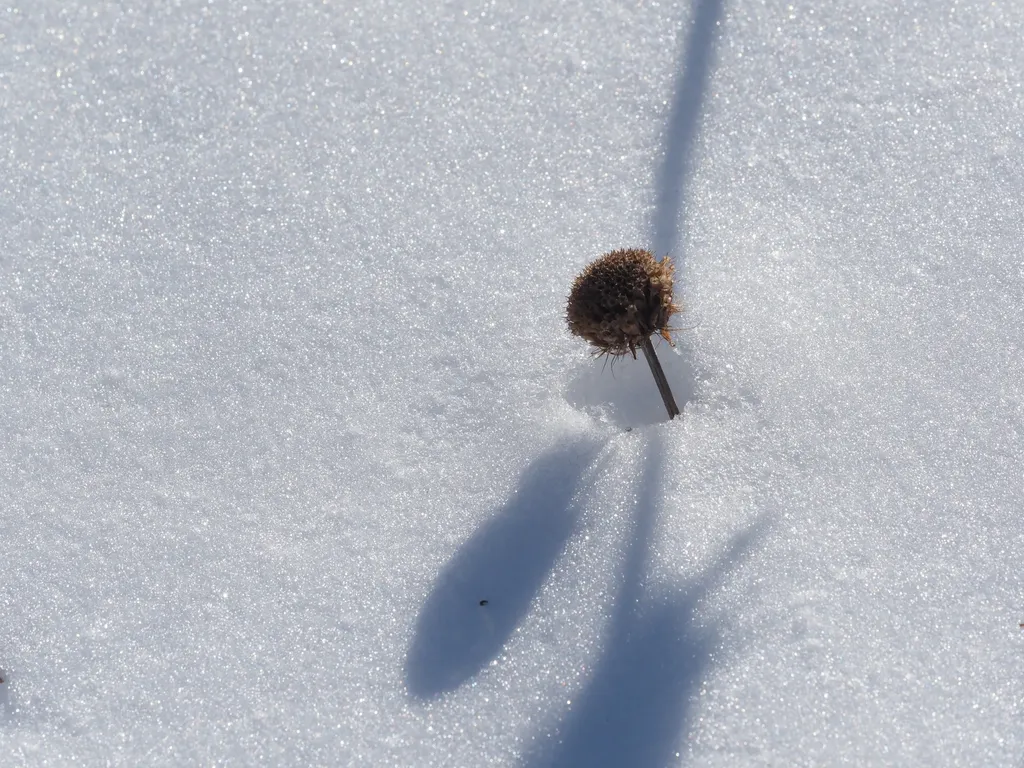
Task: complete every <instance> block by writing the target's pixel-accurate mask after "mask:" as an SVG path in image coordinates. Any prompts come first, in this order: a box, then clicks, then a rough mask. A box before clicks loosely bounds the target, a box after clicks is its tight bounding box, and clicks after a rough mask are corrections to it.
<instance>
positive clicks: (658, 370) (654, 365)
mask: <svg viewBox="0 0 1024 768" xmlns="http://www.w3.org/2000/svg"><path fill="white" fill-rule="evenodd" d="M642 348H643V350H644V357H646V358H647V364H648V365H649V366H651V373H652V374H653V375H654V381H655V383H656V384H657V385H658V391H659V392H660V393H661V399H662V400H664V401H665V410H667V411H668V417H669V418H670V419H674V418H675V417H676V416H678V415H679V406H677V405H676V399H675V398H674V397H672V390H671V389H669V386H668V379H666V378H665V371H664V370H662V367H661V362H660V361H659V360H658V356H657V355H656V354H654V345H653V344H651V337H650V336H648V337H647V338H646V339H644V343H643V347H642Z"/></svg>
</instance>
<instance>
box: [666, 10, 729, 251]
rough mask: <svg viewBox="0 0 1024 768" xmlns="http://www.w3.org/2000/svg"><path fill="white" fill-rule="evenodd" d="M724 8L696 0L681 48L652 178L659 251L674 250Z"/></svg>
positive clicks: (677, 239) (677, 240) (677, 241)
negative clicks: (661, 157) (662, 146)
mask: <svg viewBox="0 0 1024 768" xmlns="http://www.w3.org/2000/svg"><path fill="white" fill-rule="evenodd" d="M723 10H724V2H723V0H697V7H696V9H695V10H694V15H693V21H692V22H691V24H690V32H689V35H687V40H686V45H685V47H684V48H683V57H684V58H683V61H682V62H681V67H680V69H679V72H678V75H677V76H676V87H675V94H674V96H673V99H672V112H671V114H670V116H669V119H668V125H667V126H666V128H665V159H664V161H663V162H662V164H661V167H660V168H659V170H658V173H657V176H656V180H655V189H656V195H657V197H656V202H655V208H654V216H653V220H652V222H651V223H652V229H653V233H652V245H653V247H654V252H655V253H656V254H659V255H661V254H675V248H676V246H677V245H678V243H679V219H680V213H681V208H682V201H683V191H684V188H685V186H686V182H687V181H688V179H689V174H690V172H691V171H692V162H691V155H692V153H693V145H694V144H695V142H696V139H697V134H698V131H699V129H700V118H701V106H702V104H703V101H704V94H705V91H706V90H707V84H708V80H709V79H710V74H711V67H712V64H713V60H714V49H715V41H716V39H717V30H716V27H717V26H718V22H719V21H720V20H721V18H722V14H723ZM675 255H676V256H677V258H678V254H675ZM678 264H679V261H677V265H678Z"/></svg>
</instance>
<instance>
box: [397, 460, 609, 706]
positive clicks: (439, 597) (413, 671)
mask: <svg viewBox="0 0 1024 768" xmlns="http://www.w3.org/2000/svg"><path fill="white" fill-rule="evenodd" d="M600 448H601V445H600V444H599V443H593V442H585V443H578V442H577V443H570V444H567V445H563V446H560V447H558V448H555V449H553V450H551V451H548V452H546V453H544V454H542V455H541V456H540V457H538V458H537V459H536V460H534V461H533V462H532V463H531V464H530V466H529V467H528V468H527V470H526V472H525V473H524V475H523V477H522V479H521V480H520V483H519V487H518V488H517V490H516V492H515V494H514V495H513V496H512V498H511V499H509V500H508V502H506V503H505V504H504V505H503V506H502V508H501V509H499V510H498V511H497V513H496V514H495V515H494V516H493V517H492V518H491V519H490V520H488V521H487V522H486V523H484V524H483V525H482V526H481V527H480V528H479V529H478V530H477V532H476V533H475V534H473V536H472V537H471V538H470V539H469V540H468V541H467V542H466V543H465V544H463V545H462V546H461V547H460V548H459V550H458V551H457V552H456V553H455V555H454V556H453V557H452V558H451V560H450V561H449V562H448V564H447V565H446V566H445V568H444V570H443V571H442V573H441V575H440V576H439V577H438V579H437V581H436V583H435V585H434V588H433V590H432V591H431V593H430V595H429V596H428V597H427V600H426V602H425V603H424V605H423V608H422V609H421V611H420V614H419V618H418V620H417V623H416V630H415V633H414V636H413V640H412V644H411V646H410V648H409V651H408V655H407V658H406V666H405V677H406V686H407V688H408V691H409V693H411V694H412V695H413V696H416V697H417V698H424V699H428V698H433V697H435V696H438V695H440V694H442V693H445V692H447V691H452V690H455V689H456V688H458V687H459V686H460V685H462V684H463V683H465V682H466V681H467V680H469V679H470V678H472V677H473V676H474V675H476V674H477V673H479V672H480V671H481V670H482V669H483V668H484V667H485V666H486V665H487V664H488V663H489V662H490V661H491V660H493V659H494V658H495V657H497V656H498V654H499V653H500V652H501V649H502V648H503V647H504V646H505V643H506V642H507V641H508V639H509V637H510V636H511V635H512V633H513V632H514V631H515V628H516V627H517V626H518V625H519V624H520V622H521V621H522V619H523V618H524V617H525V615H526V614H527V612H528V611H529V608H530V604H531V602H532V601H533V599H534V597H535V596H536V594H537V592H538V591H539V590H540V588H541V586H543V584H544V582H545V580H546V579H547V577H548V574H549V573H550V571H551V569H552V568H553V567H554V565H555V563H556V562H557V560H558V557H559V556H560V555H561V553H562V551H563V550H564V549H565V546H566V543H567V542H568V540H569V537H570V536H571V535H572V532H573V531H574V530H575V528H576V524H577V520H578V509H577V508H576V505H575V501H574V499H575V497H576V492H577V489H578V488H579V487H580V485H581V484H582V482H583V478H584V476H585V475H586V474H587V468H588V467H589V466H590V464H591V463H592V462H593V460H594V459H595V458H596V456H597V454H598V453H599V451H600ZM481 601H486V602H485V603H482V602H481Z"/></svg>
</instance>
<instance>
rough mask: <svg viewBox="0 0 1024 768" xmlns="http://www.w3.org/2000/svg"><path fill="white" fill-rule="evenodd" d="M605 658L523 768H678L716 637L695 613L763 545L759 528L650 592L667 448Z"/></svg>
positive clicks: (638, 524) (654, 471)
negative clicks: (687, 577)
mask: <svg viewBox="0 0 1024 768" xmlns="http://www.w3.org/2000/svg"><path fill="white" fill-rule="evenodd" d="M645 463H646V467H647V469H646V470H645V474H644V477H643V478H642V480H641V488H640V497H639V499H638V502H637V509H636V517H635V521H634V529H633V533H632V536H631V539H630V542H629V545H628V548H627V551H626V558H625V564H624V568H623V574H622V582H621V586H620V589H619V591H618V593H617V595H616V600H615V609H614V612H613V615H612V618H611V622H610V625H609V629H608V633H607V635H606V641H605V644H604V648H603V650H602V653H601V656H600V658H599V660H598V662H597V664H596V666H595V668H594V673H593V676H592V677H591V679H590V681H589V682H588V683H587V685H586V686H585V688H584V689H583V690H582V691H581V692H580V693H579V694H578V695H576V696H574V697H573V704H572V709H571V711H570V712H569V714H568V715H567V716H566V718H565V719H564V720H563V721H562V722H561V723H560V724H558V725H557V726H555V727H553V728H552V729H551V730H550V731H549V734H548V738H546V739H542V740H541V745H542V746H541V747H540V748H539V749H538V750H537V751H536V752H535V753H534V754H533V755H531V756H530V757H529V758H528V760H527V765H528V766H529V767H530V768H542V767H543V768H556V767H557V768H570V767H572V768H576V767H577V766H588V768H595V767H598V768H599V767H600V766H608V768H612V767H613V766H615V767H616V768H619V767H621V766H630V768H663V767H664V766H668V765H670V764H673V763H675V762H677V760H676V757H675V755H676V753H677V752H678V751H679V749H680V747H681V742H682V739H683V738H684V736H685V734H686V732H687V730H688V719H689V711H690V707H691V705H692V702H693V700H694V697H695V696H696V695H697V693H698V691H699V689H700V685H701V683H702V681H703V680H704V679H705V678H706V676H707V674H708V670H709V668H710V665H711V654H712V650H713V648H714V647H715V645H716V642H717V632H716V630H715V629H714V628H702V627H699V626H697V625H696V623H695V621H694V613H695V609H696V607H697V605H698V604H699V603H700V601H701V600H702V599H703V598H704V597H705V596H706V595H707V594H708V592H710V591H712V590H714V589H715V588H717V587H718V586H719V585H720V584H721V583H722V582H723V581H724V579H725V577H726V576H727V575H728V573H729V572H730V571H731V570H732V569H733V568H735V567H736V566H737V565H738V563H739V561H740V560H741V559H742V558H743V556H744V555H745V554H746V553H747V551H748V550H749V549H750V548H751V546H752V545H753V544H754V542H755V540H756V539H757V538H758V536H759V535H760V532H761V529H762V526H761V524H760V523H758V524H755V525H754V526H752V527H751V528H750V529H748V530H746V531H743V532H742V533H740V534H738V535H737V536H735V537H734V538H733V540H732V541H731V542H730V544H729V545H728V546H727V547H726V548H725V549H724V551H723V552H722V553H721V554H720V555H719V556H718V557H717V558H715V560H714V561H713V562H712V563H711V564H710V565H709V566H708V567H707V568H705V569H704V570H703V571H702V572H701V574H700V575H699V576H697V577H696V578H695V579H693V580H692V581H690V582H689V583H688V584H686V585H684V586H682V587H680V588H674V589H673V588H658V589H657V590H654V591H653V592H654V594H652V593H651V592H652V591H649V590H647V588H646V586H645V585H646V581H647V579H648V573H647V571H648V564H647V561H648V559H649V550H650V547H651V541H652V535H653V532H654V527H655V522H656V519H657V498H658V493H659V488H660V486H661V482H660V479H661V473H662V468H661V463H662V458H661V446H660V442H659V437H658V436H657V435H655V436H654V437H652V442H651V445H650V450H649V451H648V457H647V461H646V462H645Z"/></svg>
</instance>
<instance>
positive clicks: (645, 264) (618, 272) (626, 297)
mask: <svg viewBox="0 0 1024 768" xmlns="http://www.w3.org/2000/svg"><path fill="white" fill-rule="evenodd" d="M674 272H675V265H673V264H672V259H670V258H669V257H668V256H666V257H665V258H664V259H662V260H661V261H657V260H656V259H655V258H654V254H652V253H651V252H650V251H645V250H641V249H639V248H630V249H627V250H620V251H612V252H611V253H607V254H605V255H604V256H602V257H601V258H599V259H597V261H594V262H592V263H591V264H589V265H588V266H587V268H586V269H584V270H583V272H581V273H580V275H579V276H578V277H577V278H576V282H574V283H573V285H572V291H571V292H570V293H569V302H568V305H567V307H566V312H565V318H566V321H567V322H568V324H569V330H570V331H572V333H573V334H574V335H576V336H582V337H583V338H584V339H586V340H587V341H589V342H590V343H591V344H592V345H594V347H596V348H597V351H598V354H601V355H613V356H614V355H624V354H626V353H627V352H629V353H631V354H632V355H633V357H634V358H636V348H637V347H639V346H641V345H643V343H644V341H645V340H646V339H648V338H649V337H650V335H651V334H652V333H660V334H661V336H662V337H663V338H664V339H665V340H666V341H668V342H669V343H670V344H671V343H672V339H671V338H670V336H669V330H670V328H669V325H668V322H669V318H671V317H672V315H673V314H675V313H676V312H678V311H679V307H678V306H676V305H675V304H674V303H673V302H672V277H673V273H674Z"/></svg>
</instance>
